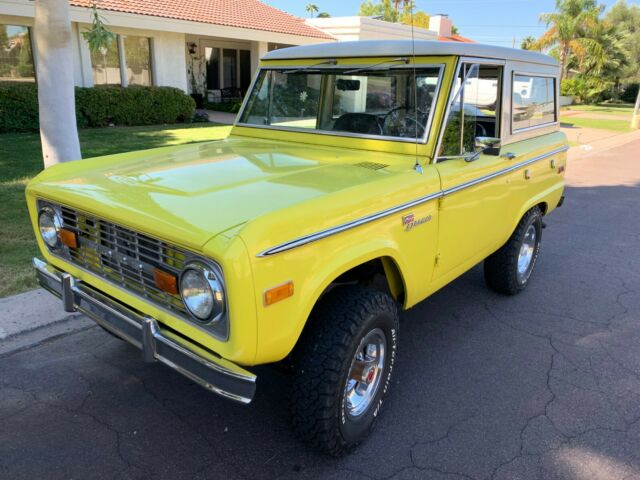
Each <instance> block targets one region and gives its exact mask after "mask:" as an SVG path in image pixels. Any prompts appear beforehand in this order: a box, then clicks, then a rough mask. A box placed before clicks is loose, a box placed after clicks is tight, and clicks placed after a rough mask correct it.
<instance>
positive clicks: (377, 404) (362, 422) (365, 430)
mask: <svg viewBox="0 0 640 480" xmlns="http://www.w3.org/2000/svg"><path fill="white" fill-rule="evenodd" d="M376 328H379V329H380V330H382V332H383V334H384V335H385V337H386V338H385V339H386V342H387V354H386V358H385V363H384V367H383V369H384V370H383V378H382V379H381V381H380V385H379V386H378V391H377V392H376V394H375V397H374V398H373V399H372V401H371V404H370V405H369V407H368V409H367V410H366V412H364V413H363V414H362V415H361V416H360V417H359V418H355V419H354V418H351V417H349V415H347V412H346V390H345V388H344V387H345V385H346V382H347V376H348V375H349V369H350V367H351V362H352V360H353V358H354V356H355V354H356V349H357V348H358V346H359V345H360V342H361V341H362V339H363V338H364V337H365V336H366V335H367V334H368V333H369V332H371V331H372V330H374V329H376ZM397 351H398V325H397V321H396V317H395V316H394V315H393V314H392V313H391V312H387V311H384V312H380V313H378V314H377V315H373V316H371V317H370V318H369V319H367V321H365V322H363V324H362V325H361V327H360V329H359V331H358V332H357V333H356V335H354V336H353V338H352V342H351V345H350V347H349V353H348V355H347V358H346V361H345V362H344V364H343V368H342V371H341V375H340V385H339V386H340V402H339V412H338V425H339V429H340V434H341V435H342V437H343V439H344V441H345V443H346V444H350V445H353V444H357V443H358V442H359V441H360V440H362V439H363V438H365V437H366V436H367V435H368V434H369V432H370V431H371V429H372V428H373V426H374V425H375V422H376V420H377V418H378V415H379V413H380V409H381V407H382V404H383V401H384V398H385V395H386V393H387V392H388V390H389V388H390V386H391V378H392V374H393V369H394V366H395V362H396V357H397Z"/></svg>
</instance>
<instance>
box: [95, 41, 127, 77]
mask: <svg viewBox="0 0 640 480" xmlns="http://www.w3.org/2000/svg"><path fill="white" fill-rule="evenodd" d="M119 47H120V42H119V41H113V42H111V43H110V44H109V46H108V47H102V48H100V50H99V51H96V52H91V66H92V67H93V84H94V85H120V84H121V83H122V78H121V77H120V48H119Z"/></svg>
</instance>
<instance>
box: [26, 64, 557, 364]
mask: <svg viewBox="0 0 640 480" xmlns="http://www.w3.org/2000/svg"><path fill="white" fill-rule="evenodd" d="M384 60H385V59H376V58H358V59H340V61H339V63H344V64H349V65H354V64H355V65H359V64H363V65H369V64H373V63H376V62H382V61H384ZM315 62H317V60H310V61H307V62H301V61H296V62H277V64H278V65H280V66H282V65H291V64H295V65H304V64H307V65H310V64H313V63H315ZM416 63H418V64H425V63H435V64H442V65H444V66H445V69H444V76H443V83H442V87H441V94H440V95H439V97H438V99H437V103H436V108H435V111H434V115H433V124H432V129H431V132H430V134H429V135H428V138H427V141H426V143H424V144H418V145H416V144H415V143H411V142H400V141H391V140H375V139H368V138H366V139H365V138H357V137H355V136H354V137H348V136H337V135H325V134H316V133H301V132H291V131H283V130H274V129H267V128H252V127H246V126H242V127H241V126H236V127H234V129H233V130H232V133H231V136H230V137H229V138H228V139H226V140H223V141H219V142H209V143H203V144H197V145H191V146H180V147H169V148H163V149H156V150H149V151H144V152H132V153H127V154H122V155H115V156H110V157H103V158H97V159H90V160H83V161H82V162H75V163H70V164H63V165H59V166H56V167H53V168H51V169H49V170H47V171H45V172H43V173H42V174H41V175H39V176H38V177H36V178H35V179H34V180H33V181H32V182H31V183H30V184H29V186H28V188H27V200H28V205H29V210H30V215H31V219H32V223H33V226H34V229H35V231H36V232H37V231H38V226H37V214H38V212H37V208H36V200H37V199H38V198H43V199H48V200H50V201H53V202H58V203H61V204H64V205H69V206H71V207H74V208H76V209H78V210H81V211H84V212H87V213H90V214H93V215H95V216H98V217H103V218H105V219H108V220H110V221H113V222H115V223H119V224H121V225H123V226H125V227H128V228H131V229H134V230H137V231H140V232H143V233H145V234H147V235H150V236H153V237H156V238H158V239H161V240H164V241H166V242H169V243H171V244H175V245H176V246H179V247H182V248H184V249H187V250H191V251H193V252H195V253H198V254H201V255H203V256H206V257H207V258H210V259H212V260H214V261H216V262H217V263H218V264H219V265H220V266H221V268H222V270H223V273H224V278H225V283H226V289H227V298H228V305H229V317H230V334H229V339H228V340H227V341H222V340H219V339H217V338H215V337H214V336H212V335H210V334H209V333H207V332H206V330H205V329H203V328H201V327H199V326H196V325H194V324H193V323H190V322H187V321H185V320H184V319H181V318H178V317H176V316H175V315H173V314H171V313H170V312H168V311H166V310H163V309H161V308H160V307H157V306H155V305H153V304H151V303H149V302H148V301H146V300H144V299H142V298H140V297H137V296H136V295H133V294H131V293H129V292H127V291H125V290H124V289H123V288H122V287H120V286H117V285H114V284H111V283H108V282H107V281H105V280H103V279H101V278H99V277H97V276H95V275H93V274H91V273H88V272H86V271H84V270H82V269H80V268H78V267H75V266H74V265H72V264H70V263H69V262H67V261H65V260H63V259H62V258H59V257H57V256H55V255H53V254H51V253H50V252H49V251H48V250H47V248H45V246H44V245H43V243H42V241H41V239H40V236H39V235H36V236H37V237H38V244H39V246H40V249H41V251H42V254H43V255H44V257H45V258H46V260H47V261H48V262H50V263H51V264H53V265H54V266H56V267H57V268H59V269H61V270H64V271H67V272H69V273H71V274H72V275H74V276H75V277H78V278H80V279H82V280H83V281H85V282H87V283H89V284H91V285H92V286H94V287H95V288H97V289H99V290H101V291H103V292H105V293H106V294H108V295H110V296H112V297H114V298H117V299H118V300H120V301H122V302H124V303H126V304H127V305H129V306H131V307H132V308H134V309H136V310H139V311H140V312H143V313H144V314H147V315H151V316H153V317H155V318H156V319H157V320H158V321H160V322H161V323H163V324H166V325H167V326H169V327H170V328H172V329H174V330H175V331H177V332H179V333H180V334H182V335H185V336H187V337H189V338H191V339H192V340H193V341H195V342H197V343H199V344H200V345H202V346H203V347H205V348H207V349H209V350H211V351H213V352H215V353H217V354H219V355H220V356H222V357H224V358H226V359H228V360H231V361H233V362H236V363H239V364H242V365H255V364H262V363H269V362H274V361H278V360H281V359H282V358H284V357H285V356H286V355H288V354H289V353H290V351H291V349H292V348H293V347H294V346H295V344H296V342H297V340H298V338H299V336H300V333H301V331H302V329H303V328H304V326H305V323H306V320H307V318H308V316H309V313H310V312H311V310H312V308H313V307H314V305H315V304H316V302H317V300H318V298H319V297H320V296H321V295H322V293H323V292H324V291H325V290H326V288H327V287H328V286H329V285H330V284H331V283H332V282H333V281H334V280H335V279H336V277H338V276H339V275H341V274H342V273H344V272H346V271H348V270H350V269H352V268H353V267H356V266H358V265H361V264H362V263H364V262H367V261H369V260H373V259H378V258H380V259H383V264H384V267H385V271H386V273H387V276H388V277H389V282H390V284H391V290H392V293H395V294H396V295H398V296H400V295H401V296H402V299H403V306H404V308H410V307H411V306H413V305H415V304H416V303H418V302H419V301H421V300H423V299H424V298H426V297H427V296H428V295H430V294H431V293H433V292H434V291H436V290H438V289H439V288H441V287H442V286H444V285H446V284H447V283H448V282H450V281H451V280H453V279H454V278H456V277H457V276H459V275H460V274H461V273H463V272H464V271H466V270H468V269H469V268H471V267H472V266H473V265H475V264H476V263H478V262H479V261H481V260H482V259H483V258H485V257H486V256H487V255H489V254H491V253H492V252H494V251H495V250H497V249H498V248H499V247H500V246H501V245H502V244H504V242H505V241H506V240H507V239H508V238H509V236H510V235H511V232H513V230H514V228H515V226H516V224H517V223H518V221H519V219H520V218H521V217H522V215H523V214H524V212H526V211H527V210H528V209H530V208H531V207H532V206H535V205H538V204H541V205H543V207H544V209H545V212H546V213H548V212H550V211H551V210H552V209H553V208H555V206H556V205H557V204H558V202H559V200H560V197H561V195H562V191H563V176H562V175H561V174H559V173H561V172H559V171H558V169H559V168H560V167H564V165H565V162H566V154H565V153H558V154H557V155H554V156H553V157H548V158H544V159H541V160H539V161H536V162H534V163H531V164H530V165H527V166H525V167H523V168H517V169H514V170H513V171H511V172H509V173H505V174H501V175H499V176H496V177H495V178H492V179H489V180H486V181H482V182H480V183H478V184H477V185H472V186H469V187H466V188H464V189H461V190H460V191H455V189H456V188H458V187H460V186H463V185H465V184H468V183H469V182H474V181H476V180H477V179H480V178H482V177H486V176H489V175H491V174H495V173H496V172H500V171H502V170H504V169H506V168H509V167H510V166H511V165H516V164H519V163H521V162H524V161H526V160H530V159H535V158H536V157H537V156H542V155H545V154H546V153H547V152H550V151H553V150H554V149H555V150H559V149H561V148H562V147H563V146H564V145H565V143H566V140H565V137H564V135H562V134H560V133H551V134H546V135H542V136H539V137H536V138H533V139H530V140H524V141H520V142H516V143H512V144H509V145H503V147H502V151H503V152H507V151H508V152H512V153H514V154H516V158H515V159H513V160H508V159H506V158H503V157H497V156H487V155H483V156H481V157H480V158H479V159H478V160H476V161H475V162H470V163H468V162H465V161H464V160H462V159H459V160H458V159H452V160H447V161H445V162H441V163H436V162H434V160H433V155H434V152H435V150H436V143H437V139H438V132H439V130H440V125H441V124H442V122H443V117H444V115H445V110H446V103H447V98H448V93H449V89H450V86H451V83H452V79H453V76H454V71H455V68H454V67H455V64H456V58H455V57H424V58H418V59H417V60H416ZM274 64H276V62H272V63H271V64H270V65H274ZM416 154H417V156H416ZM416 159H417V161H418V162H419V163H420V164H421V165H422V172H421V173H419V172H418V171H417V170H416V169H415V168H414V165H415V163H416ZM552 159H553V160H554V161H555V163H554V166H553V168H552V167H551V163H550V161H551V160H552ZM362 162H369V163H371V162H373V163H379V164H384V165H386V167H384V168H381V169H379V170H371V169H368V168H365V167H363V166H361V165H358V164H360V163H362ZM525 170H528V175H527V176H528V179H525V176H524V171H525ZM418 199H425V200H424V201H418V202H417V203H412V202H415V201H416V200H418ZM403 205H405V207H404V208H402V206H403ZM389 209H396V210H394V211H393V212H391V213H388V214H385V215H382V216H380V217H379V218H375V219H374V220H371V221H367V222H365V223H362V224H358V225H356V226H353V227H351V228H344V229H341V230H340V229H339V230H338V231H336V232H334V233H333V234H331V235H327V236H326V237H324V238H321V239H318V240H317V241H313V242H311V243H307V244H304V245H301V246H298V247H296V248H292V249H289V250H286V251H282V252H281V253H276V254H273V255H262V254H264V252H265V251H268V250H269V249H272V248H273V247H276V246H278V245H281V244H284V243H287V242H290V241H292V240H296V239H300V238H304V237H306V236H308V235H313V234H316V233H317V232H321V231H324V230H327V229H333V228H335V227H340V226H343V225H348V224H349V223H350V222H354V221H359V220H361V219H367V218H369V217H371V216H374V215H377V214H380V212H385V211H388V210H389ZM408 215H412V216H413V221H414V222H415V225H414V226H413V228H410V229H407V226H406V221H407V219H406V218H405V217H406V216H408ZM288 281H292V282H293V284H294V294H293V295H292V296H291V297H289V298H287V299H285V300H282V301H280V302H278V303H275V304H273V305H270V306H265V305H264V301H263V295H264V292H265V290H267V289H269V288H272V287H274V286H277V285H280V284H283V283H285V282H288Z"/></svg>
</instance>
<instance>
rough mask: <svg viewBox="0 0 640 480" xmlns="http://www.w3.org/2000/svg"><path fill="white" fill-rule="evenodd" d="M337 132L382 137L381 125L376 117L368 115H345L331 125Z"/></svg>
mask: <svg viewBox="0 0 640 480" xmlns="http://www.w3.org/2000/svg"><path fill="white" fill-rule="evenodd" d="M333 130H334V131H338V132H352V133H364V134H370V135H382V125H381V124H380V119H379V118H378V117H377V116H376V115H371V114H369V113H345V114H343V115H341V116H340V117H339V118H338V119H337V120H336V122H335V123H334V124H333Z"/></svg>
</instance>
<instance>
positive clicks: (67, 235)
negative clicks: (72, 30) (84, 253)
mask: <svg viewBox="0 0 640 480" xmlns="http://www.w3.org/2000/svg"><path fill="white" fill-rule="evenodd" d="M58 235H60V241H61V242H62V244H63V245H66V246H67V247H69V248H78V236H77V235H76V232H73V231H71V230H67V229H66V228H61V229H60V232H59V233H58Z"/></svg>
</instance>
